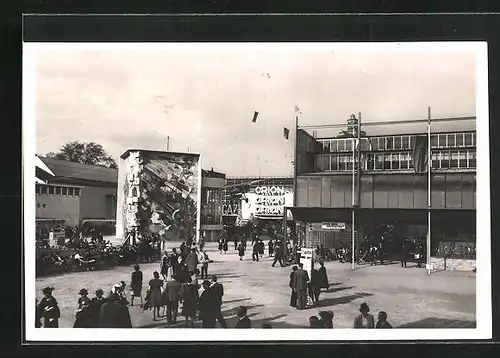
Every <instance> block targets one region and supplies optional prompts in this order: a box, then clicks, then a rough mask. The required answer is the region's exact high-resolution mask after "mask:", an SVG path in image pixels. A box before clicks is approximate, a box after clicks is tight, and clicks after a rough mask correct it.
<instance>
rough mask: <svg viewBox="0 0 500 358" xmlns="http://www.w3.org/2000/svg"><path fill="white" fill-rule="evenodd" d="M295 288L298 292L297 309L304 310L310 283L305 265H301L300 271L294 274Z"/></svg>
mask: <svg viewBox="0 0 500 358" xmlns="http://www.w3.org/2000/svg"><path fill="white" fill-rule="evenodd" d="M294 275H295V276H294V280H293V284H294V288H295V292H297V308H298V309H299V310H303V309H304V308H305V307H306V303H307V288H308V282H309V274H308V273H307V271H305V270H304V264H303V263H299V269H298V270H297V271H295V273H294Z"/></svg>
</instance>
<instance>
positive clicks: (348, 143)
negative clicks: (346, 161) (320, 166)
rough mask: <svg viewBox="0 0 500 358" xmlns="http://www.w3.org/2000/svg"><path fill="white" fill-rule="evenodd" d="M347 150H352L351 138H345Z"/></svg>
mask: <svg viewBox="0 0 500 358" xmlns="http://www.w3.org/2000/svg"><path fill="white" fill-rule="evenodd" d="M345 150H346V151H351V150H352V141H351V140H350V139H346V140H345Z"/></svg>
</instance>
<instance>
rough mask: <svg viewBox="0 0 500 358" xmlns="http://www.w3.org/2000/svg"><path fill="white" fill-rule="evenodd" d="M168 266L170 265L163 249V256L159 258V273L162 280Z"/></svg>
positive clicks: (164, 277) (166, 274)
mask: <svg viewBox="0 0 500 358" xmlns="http://www.w3.org/2000/svg"><path fill="white" fill-rule="evenodd" d="M169 266H170V260H169V257H168V254H167V252H166V251H165V253H164V254H163V257H162V259H161V265H160V273H161V275H162V277H163V279H164V280H166V279H167V276H168V267H169Z"/></svg>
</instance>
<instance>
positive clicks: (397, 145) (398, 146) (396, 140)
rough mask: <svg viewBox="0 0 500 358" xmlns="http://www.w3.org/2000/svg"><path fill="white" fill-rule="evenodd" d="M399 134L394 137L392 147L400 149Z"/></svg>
mask: <svg viewBox="0 0 500 358" xmlns="http://www.w3.org/2000/svg"><path fill="white" fill-rule="evenodd" d="M401 142H402V141H401V136H397V137H394V149H401Z"/></svg>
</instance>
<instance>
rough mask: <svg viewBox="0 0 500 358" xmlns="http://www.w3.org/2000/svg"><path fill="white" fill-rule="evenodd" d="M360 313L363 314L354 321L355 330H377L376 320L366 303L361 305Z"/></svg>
mask: <svg viewBox="0 0 500 358" xmlns="http://www.w3.org/2000/svg"><path fill="white" fill-rule="evenodd" d="M359 312H361V314H360V315H358V316H357V317H356V318H355V319H354V328H375V319H374V318H373V315H371V314H370V313H369V312H370V307H368V304H367V303H366V302H364V303H362V304H361V306H360V308H359Z"/></svg>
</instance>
